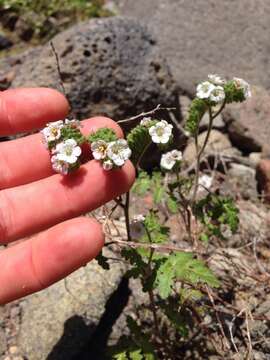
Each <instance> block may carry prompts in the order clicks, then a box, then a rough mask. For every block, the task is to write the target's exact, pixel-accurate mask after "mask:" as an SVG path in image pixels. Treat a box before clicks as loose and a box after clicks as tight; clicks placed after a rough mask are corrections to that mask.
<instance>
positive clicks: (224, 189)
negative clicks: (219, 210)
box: [220, 163, 258, 200]
mask: <svg viewBox="0 0 270 360" xmlns="http://www.w3.org/2000/svg"><path fill="white" fill-rule="evenodd" d="M226 175H227V176H226V178H225V181H224V182H223V183H222V185H221V187H220V191H221V193H222V194H223V195H227V196H232V195H234V196H235V197H239V195H241V197H242V198H243V199H246V200H248V199H251V200H256V199H258V192H257V181H256V171H255V169H254V168H251V167H248V166H245V165H242V164H235V163H232V164H230V168H229V170H228V171H227V174H226Z"/></svg>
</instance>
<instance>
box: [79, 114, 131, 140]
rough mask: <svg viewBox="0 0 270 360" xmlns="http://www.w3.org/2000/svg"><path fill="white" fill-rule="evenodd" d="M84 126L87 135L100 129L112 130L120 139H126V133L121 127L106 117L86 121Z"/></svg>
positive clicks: (96, 117)
mask: <svg viewBox="0 0 270 360" xmlns="http://www.w3.org/2000/svg"><path fill="white" fill-rule="evenodd" d="M82 124H83V128H82V132H83V133H84V134H85V135H87V134H89V132H90V133H94V132H96V131H97V130H99V129H100V128H110V129H112V130H114V131H115V133H116V135H117V136H118V137H120V138H122V137H124V133H123V130H122V129H121V127H120V126H119V125H118V124H117V123H116V122H115V121H113V120H112V119H110V118H108V117H106V116H95V117H92V118H89V119H86V120H84V121H83V122H82Z"/></svg>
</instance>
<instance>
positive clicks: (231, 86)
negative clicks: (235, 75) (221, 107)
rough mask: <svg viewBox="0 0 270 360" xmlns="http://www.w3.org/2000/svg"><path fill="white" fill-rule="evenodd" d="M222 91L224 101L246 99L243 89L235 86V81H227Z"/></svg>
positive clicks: (231, 101) (230, 101)
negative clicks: (224, 97) (224, 96)
mask: <svg viewBox="0 0 270 360" xmlns="http://www.w3.org/2000/svg"><path fill="white" fill-rule="evenodd" d="M224 91H225V95H226V102H227V103H228V104H230V103H233V102H243V101H245V100H246V98H245V95H244V91H243V90H242V89H239V88H237V86H236V84H235V81H233V80H232V81H228V82H227V83H226V84H225V85H224Z"/></svg>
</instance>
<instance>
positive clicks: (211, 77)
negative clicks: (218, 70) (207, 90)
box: [208, 74, 226, 85]
mask: <svg viewBox="0 0 270 360" xmlns="http://www.w3.org/2000/svg"><path fill="white" fill-rule="evenodd" d="M208 79H209V81H210V82H211V83H212V84H214V85H224V84H225V83H226V80H225V79H222V78H221V77H220V76H219V75H217V74H209V75H208Z"/></svg>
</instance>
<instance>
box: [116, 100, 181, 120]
mask: <svg viewBox="0 0 270 360" xmlns="http://www.w3.org/2000/svg"><path fill="white" fill-rule="evenodd" d="M159 110H167V111H170V110H175V108H173V107H172V108H166V107H165V108H164V107H161V105H160V104H158V105H157V106H156V107H155V108H154V109H153V110H150V111H147V112H142V113H141V114H139V115H136V116H132V117H130V118H127V119H123V120H119V121H117V122H118V124H122V123H126V122H130V121H134V120H138V119H140V118H141V117H144V116H148V115H152V114H154V113H155V112H157V111H159Z"/></svg>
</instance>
